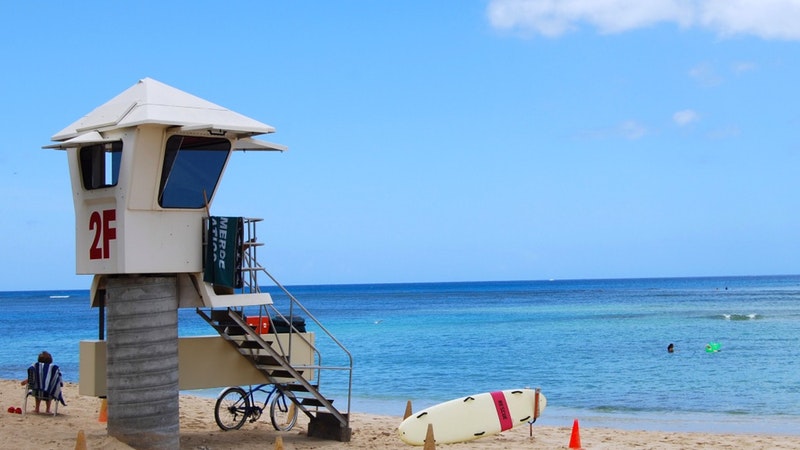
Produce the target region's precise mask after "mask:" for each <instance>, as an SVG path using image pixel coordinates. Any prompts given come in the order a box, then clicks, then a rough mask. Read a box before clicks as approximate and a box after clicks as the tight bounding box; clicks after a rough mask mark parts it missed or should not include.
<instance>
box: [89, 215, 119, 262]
mask: <svg viewBox="0 0 800 450" xmlns="http://www.w3.org/2000/svg"><path fill="white" fill-rule="evenodd" d="M116 220H117V210H115V209H105V210H103V211H102V215H101V214H100V212H98V211H93V212H92V214H91V215H90V216H89V231H93V232H94V237H93V238H92V245H91V246H90V247H89V259H108V258H110V257H111V241H112V240H114V239H116V238H117V228H116V227H113V226H111V222H115V221H116ZM101 242H102V244H101Z"/></svg>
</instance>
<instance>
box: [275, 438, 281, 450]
mask: <svg viewBox="0 0 800 450" xmlns="http://www.w3.org/2000/svg"><path fill="white" fill-rule="evenodd" d="M275 450H283V438H282V437H280V436H278V437H276V438H275Z"/></svg>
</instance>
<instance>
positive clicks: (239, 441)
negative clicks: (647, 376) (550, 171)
mask: <svg viewBox="0 0 800 450" xmlns="http://www.w3.org/2000/svg"><path fill="white" fill-rule="evenodd" d="M22 394H23V389H22V387H21V386H20V385H19V382H18V381H13V380H0V398H2V405H3V410H4V411H6V410H7V409H8V407H10V406H15V407H16V406H19V407H21V406H22ZM64 396H65V399H66V401H67V406H62V407H61V408H60V409H59V414H58V416H56V417H53V416H48V415H43V414H40V415H37V414H35V413H33V412H32V411H33V402H32V401H29V403H28V407H29V411H31V413H30V414H27V415H24V416H23V415H18V414H10V413H8V412H4V413H3V416H2V420H0V437H1V438H2V447H3V448H36V449H74V448H75V444H76V439H77V436H78V433H79V431H81V430H82V431H83V433H84V435H85V437H86V444H87V448H90V449H111V450H121V449H129V448H130V447H128V446H127V445H125V444H123V443H121V442H119V441H117V440H116V439H114V438H111V437H109V436H108V435H107V434H106V424H105V423H102V422H99V421H98V416H99V412H100V405H101V401H100V399H97V398H94V397H85V396H80V395H78V386H77V385H76V384H74V383H68V384H66V385H65V387H64ZM180 401H181V403H180V421H181V438H180V439H181V449H186V450H190V449H193V450H217V449H220V450H221V449H242V448H256V447H258V448H268V449H273V448H275V443H276V439H277V438H278V436H280V437H281V440H282V441H283V448H284V449H287V450H288V449H301V450H305V449H329V450H335V449H411V448H422V447H412V446H408V445H406V444H404V443H403V442H402V441H400V439H399V438H398V437H397V435H396V434H395V429H396V427H397V425H398V424H399V423H400V421H401V417H400V415H398V416H397V417H392V416H377V415H369V414H358V413H354V414H353V417H352V421H351V427H352V429H353V438H352V441H351V442H348V443H342V442H335V441H324V440H320V439H315V438H309V437H306V435H305V431H306V421H305V420H304V418H302V417H301V418H300V420H299V422H298V425H297V426H295V428H294V429H292V430H291V431H289V432H285V433H279V432H277V431H275V430H274V429H272V427H271V425H270V424H269V420H268V419H267V420H263V419H262V420H259V421H258V422H256V423H247V424H245V426H244V427H243V428H242V429H241V430H237V431H228V432H225V431H221V430H220V429H219V428H217V425H216V424H215V423H214V413H213V407H214V400H213V399H208V398H202V397H195V396H189V395H183V396H181V400H180ZM571 432H572V424H566V426H564V427H540V426H536V425H534V427H533V437H531V436H530V429H529V427H528V426H522V427H518V428H515V429H513V430H509V431H506V432H504V433H502V434H500V435H497V436H490V437H486V438H482V439H479V440H476V441H472V442H468V443H461V444H451V445H438V446H437V448H447V449H462V448H463V449H489V450H493V449H494V450H500V449H562V448H569V442H570V435H571ZM580 438H581V444H582V447H583V448H587V449H623V448H636V449H664V450H668V449H676V450H677V449H688V448H693V449H694V448H706V449H797V448H800V436H794V435H793V436H774V435H772V436H769V435H750V434H716V433H674V432H652V431H623V430H615V429H609V428H586V427H581V428H580Z"/></svg>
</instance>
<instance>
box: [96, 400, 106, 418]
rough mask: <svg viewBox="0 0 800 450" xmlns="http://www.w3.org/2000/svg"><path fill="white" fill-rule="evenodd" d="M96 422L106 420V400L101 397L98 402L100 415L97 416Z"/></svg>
mask: <svg viewBox="0 0 800 450" xmlns="http://www.w3.org/2000/svg"><path fill="white" fill-rule="evenodd" d="M97 421H98V422H108V401H107V400H106V399H103V401H102V403H100V415H99V416H98V417H97Z"/></svg>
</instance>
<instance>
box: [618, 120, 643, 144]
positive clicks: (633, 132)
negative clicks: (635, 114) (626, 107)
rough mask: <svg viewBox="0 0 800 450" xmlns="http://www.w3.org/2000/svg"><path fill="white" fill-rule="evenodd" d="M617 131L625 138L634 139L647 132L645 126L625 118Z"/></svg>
mask: <svg viewBox="0 0 800 450" xmlns="http://www.w3.org/2000/svg"><path fill="white" fill-rule="evenodd" d="M619 133H620V134H621V135H622V137H624V138H625V139H630V140H636V139H640V138H642V137H644V135H645V134H647V128H646V127H645V126H644V125H642V124H640V123H639V122H636V121H635V120H627V121H625V122H622V123H621V124H620V125H619Z"/></svg>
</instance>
